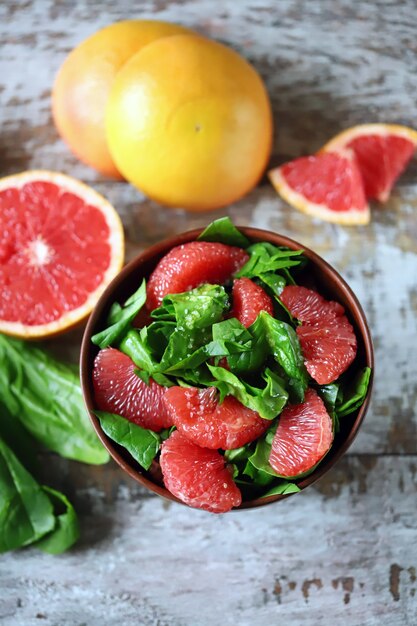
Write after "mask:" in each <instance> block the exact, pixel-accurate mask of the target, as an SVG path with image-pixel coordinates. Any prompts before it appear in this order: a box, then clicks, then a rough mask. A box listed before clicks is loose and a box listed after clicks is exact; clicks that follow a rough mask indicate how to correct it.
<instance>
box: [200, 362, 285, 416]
mask: <svg viewBox="0 0 417 626" xmlns="http://www.w3.org/2000/svg"><path fill="white" fill-rule="evenodd" d="M208 369H209V370H210V372H211V373H212V375H213V377H214V379H215V380H214V381H213V382H212V386H213V387H217V389H218V390H219V391H220V401H221V402H222V401H223V399H224V398H225V397H226V396H228V395H232V396H235V398H237V399H238V400H239V402H241V403H242V404H243V405H244V406H247V407H248V408H249V409H252V410H253V411H256V412H257V413H259V415H260V416H261V417H263V418H264V419H268V420H272V419H274V418H275V417H276V416H277V415H279V413H281V411H282V409H283V408H284V406H285V404H286V402H287V400H288V393H287V392H286V391H285V389H284V387H283V381H282V379H281V378H280V377H279V376H277V374H275V373H274V372H272V371H271V370H270V369H268V368H266V369H265V371H264V372H263V374H262V377H263V379H264V380H265V382H266V385H265V386H264V387H263V388H258V387H253V386H251V385H249V384H248V383H245V382H244V381H243V380H240V379H239V378H238V377H237V376H236V375H235V374H233V373H232V372H229V371H228V370H227V369H225V368H224V367H215V366H211V365H208Z"/></svg>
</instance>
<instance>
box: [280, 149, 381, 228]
mask: <svg viewBox="0 0 417 626" xmlns="http://www.w3.org/2000/svg"><path fill="white" fill-rule="evenodd" d="M269 178H270V180H271V182H272V184H273V185H274V187H275V189H276V190H277V192H278V193H279V195H280V196H281V197H282V198H283V199H284V200H285V201H286V202H288V204H290V205H291V206H293V207H295V208H296V209H299V210H300V211H303V212H304V213H307V214H308V215H312V216H314V217H319V218H320V219H322V220H326V221H328V222H334V223H336V224H345V225H354V224H367V223H368V222H369V220H370V211H369V206H368V204H367V202H366V198H365V194H364V189H363V182H362V177H361V173H360V170H359V168H358V164H357V162H356V159H355V156H354V153H353V152H351V151H349V150H337V151H334V152H329V153H320V154H316V155H314V156H308V157H301V158H299V159H295V160H294V161H290V162H289V163H285V164H284V165H281V167H278V168H276V169H273V170H271V171H270V172H269Z"/></svg>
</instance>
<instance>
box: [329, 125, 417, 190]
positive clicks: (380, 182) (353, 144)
mask: <svg viewBox="0 0 417 626" xmlns="http://www.w3.org/2000/svg"><path fill="white" fill-rule="evenodd" d="M340 148H349V149H351V150H353V152H354V153H355V155H356V159H357V162H358V166H359V169H360V172H361V175H362V178H363V184H364V187H365V195H366V197H367V198H369V199H376V200H379V201H380V202H386V201H387V200H388V198H389V195H390V191H391V189H392V187H393V185H394V183H395V181H396V180H397V178H398V177H399V176H400V174H401V173H402V172H403V171H404V169H405V168H406V166H407V164H408V162H409V161H410V160H411V159H412V157H413V154H414V152H415V151H416V149H417V131H416V130H413V129H412V128H408V127H407V126H399V125H397V124H360V125H359V126H353V127H352V128H348V129H347V130H344V131H343V132H341V133H340V134H339V135H336V137H333V139H331V140H330V141H329V142H328V143H326V145H325V146H324V147H323V148H322V149H321V151H320V152H334V151H335V150H339V149H340Z"/></svg>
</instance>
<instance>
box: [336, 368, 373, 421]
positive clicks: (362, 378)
mask: <svg viewBox="0 0 417 626" xmlns="http://www.w3.org/2000/svg"><path fill="white" fill-rule="evenodd" d="M370 379H371V368H370V367H365V368H364V369H363V370H362V371H361V372H359V374H358V375H357V376H356V378H355V379H354V380H353V382H352V384H351V385H350V386H349V387H348V388H347V389H346V390H345V392H344V394H343V401H342V402H341V403H337V404H336V413H337V416H338V417H339V418H340V417H345V416H346V415H349V414H350V413H353V412H354V411H356V410H357V409H359V407H360V406H362V404H363V401H364V400H365V396H366V393H367V391H368V386H369V381H370Z"/></svg>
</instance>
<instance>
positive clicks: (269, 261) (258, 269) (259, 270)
mask: <svg viewBox="0 0 417 626" xmlns="http://www.w3.org/2000/svg"><path fill="white" fill-rule="evenodd" d="M247 251H248V252H249V255H250V258H249V261H247V263H245V265H244V266H243V267H242V268H241V269H240V270H239V272H237V274H236V276H237V277H238V278H240V277H242V276H246V277H247V278H256V277H262V275H263V274H268V273H270V272H277V271H279V270H283V269H286V268H289V267H296V266H298V265H300V264H301V263H304V262H305V259H304V258H303V257H302V254H303V251H302V250H289V249H288V248H280V247H278V246H274V245H273V244H271V243H266V242H263V243H255V244H253V245H252V246H250V247H249V248H248V249H247Z"/></svg>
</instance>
